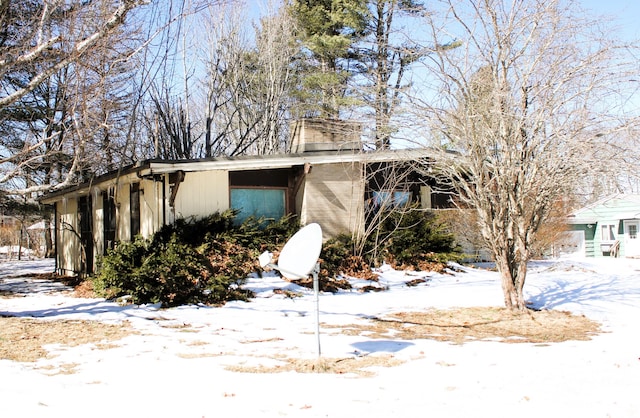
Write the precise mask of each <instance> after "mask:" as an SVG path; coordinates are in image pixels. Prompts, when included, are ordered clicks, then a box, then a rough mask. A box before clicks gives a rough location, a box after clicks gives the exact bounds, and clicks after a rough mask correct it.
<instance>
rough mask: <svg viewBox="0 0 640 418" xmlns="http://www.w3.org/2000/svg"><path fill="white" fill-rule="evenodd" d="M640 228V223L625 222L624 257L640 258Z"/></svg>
mask: <svg viewBox="0 0 640 418" xmlns="http://www.w3.org/2000/svg"><path fill="white" fill-rule="evenodd" d="M639 227H640V221H624V255H625V256H626V257H638V256H640V239H639V238H638V228H639Z"/></svg>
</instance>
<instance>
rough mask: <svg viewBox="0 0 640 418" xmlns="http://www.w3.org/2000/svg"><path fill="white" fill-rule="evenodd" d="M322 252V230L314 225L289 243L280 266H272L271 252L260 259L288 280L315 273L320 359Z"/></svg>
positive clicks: (263, 265) (263, 254)
mask: <svg viewBox="0 0 640 418" xmlns="http://www.w3.org/2000/svg"><path fill="white" fill-rule="evenodd" d="M321 250H322V228H320V225H318V224H316V223H313V224H309V225H307V226H305V227H303V228H301V229H300V230H299V231H298V232H296V233H295V234H293V236H292V237H291V238H290V239H289V241H287V243H286V244H285V245H284V248H282V251H281V252H280V257H279V258H278V265H277V266H276V265H274V264H271V258H272V256H273V255H272V254H271V253H270V252H269V251H265V252H263V253H262V254H261V255H260V257H258V262H259V263H260V266H261V267H266V266H269V267H271V268H274V269H276V270H278V271H279V272H280V274H282V276H283V277H286V278H287V279H304V278H307V277H309V274H311V273H313V292H314V294H315V299H316V340H317V344H318V347H317V350H318V351H317V352H318V358H319V357H320V354H321V351H320V299H319V294H320V285H319V282H318V274H319V273H320V264H319V263H318V257H320V251H321Z"/></svg>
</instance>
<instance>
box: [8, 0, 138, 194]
mask: <svg viewBox="0 0 640 418" xmlns="http://www.w3.org/2000/svg"><path fill="white" fill-rule="evenodd" d="M140 4H143V2H141V1H139V0H135V1H134V0H127V1H123V2H118V3H117V4H113V2H111V1H107V0H104V1H100V2H80V1H73V2H59V1H27V0H18V1H14V2H2V7H0V20H2V21H3V22H4V23H5V24H6V26H4V27H3V29H4V28H5V27H6V28H7V30H6V31H3V32H2V34H0V37H1V38H2V39H1V43H0V77H1V82H2V93H1V94H0V118H1V120H2V125H3V128H5V129H9V130H10V131H11V134H12V138H13V142H7V141H5V140H4V138H3V140H2V143H1V145H2V148H0V162H1V163H2V171H1V172H0V184H2V185H3V186H5V188H6V189H7V190H9V189H10V190H11V192H12V193H14V194H23V195H27V194H29V193H34V192H43V191H46V190H50V189H52V188H61V187H64V186H67V185H69V184H71V183H72V182H73V181H76V180H77V178H78V176H79V175H82V173H83V172H86V170H87V168H95V165H94V164H92V163H88V162H87V156H95V155H97V154H102V156H103V157H104V156H105V155H106V156H107V157H108V158H109V160H111V161H112V162H113V160H114V158H115V157H114V156H113V155H112V153H111V151H110V150H111V149H113V146H112V145H114V144H115V143H116V138H115V135H114V134H116V133H117V131H118V130H117V126H116V123H115V121H116V119H119V118H121V114H120V116H116V114H117V113H118V112H119V109H121V104H116V103H117V102H121V99H122V97H123V96H122V94H121V93H115V92H117V91H122V90H121V88H120V87H119V86H118V84H120V86H121V85H122V79H121V80H120V81H119V82H117V81H116V78H117V77H118V76H121V74H123V73H124V71H123V68H124V65H123V64H124V63H126V58H127V57H128V56H129V55H130V53H131V50H125V49H118V48H117V46H116V45H118V44H120V45H122V44H121V43H120V42H119V41H122V40H123V39H127V40H126V42H127V43H130V42H131V37H130V35H131V32H128V33H127V36H126V37H125V36H123V34H124V32H123V31H122V30H121V29H122V28H123V27H124V26H125V25H124V20H125V17H126V16H127V15H128V13H129V12H130V11H131V10H133V9H134V8H136V7H137V6H138V5H140ZM117 36H120V38H119V41H118V42H117V41H116V39H117V38H116V37H117ZM102 161H104V158H102ZM93 163H95V161H93ZM107 169H108V168H107ZM34 174H35V175H34Z"/></svg>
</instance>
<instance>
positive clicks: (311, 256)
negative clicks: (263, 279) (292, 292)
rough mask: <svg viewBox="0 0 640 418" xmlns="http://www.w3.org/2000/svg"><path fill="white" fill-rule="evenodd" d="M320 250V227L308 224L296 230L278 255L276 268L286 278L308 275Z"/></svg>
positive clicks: (315, 224)
mask: <svg viewBox="0 0 640 418" xmlns="http://www.w3.org/2000/svg"><path fill="white" fill-rule="evenodd" d="M321 250H322V228H320V225H318V224H317V223H312V224H309V225H307V226H305V227H303V228H301V229H300V230H299V231H298V232H296V233H295V234H294V235H293V236H292V237H291V239H289V241H287V243H286V244H285V245H284V248H283V249H282V251H281V252H280V257H278V270H280V273H282V275H283V276H284V277H286V278H287V279H302V278H306V277H309V274H311V272H312V271H313V269H314V267H315V266H316V263H317V262H318V257H320V251H321Z"/></svg>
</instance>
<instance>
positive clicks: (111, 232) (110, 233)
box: [102, 189, 116, 254]
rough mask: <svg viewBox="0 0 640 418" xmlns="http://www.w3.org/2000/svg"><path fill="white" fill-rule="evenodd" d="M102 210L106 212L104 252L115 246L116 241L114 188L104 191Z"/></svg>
mask: <svg viewBox="0 0 640 418" xmlns="http://www.w3.org/2000/svg"><path fill="white" fill-rule="evenodd" d="M102 210H103V212H104V224H103V225H102V227H103V235H104V253H105V254H106V253H107V250H108V249H109V248H113V247H114V245H115V242H116V201H115V199H114V196H113V189H111V190H109V191H107V192H103V193H102Z"/></svg>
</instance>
